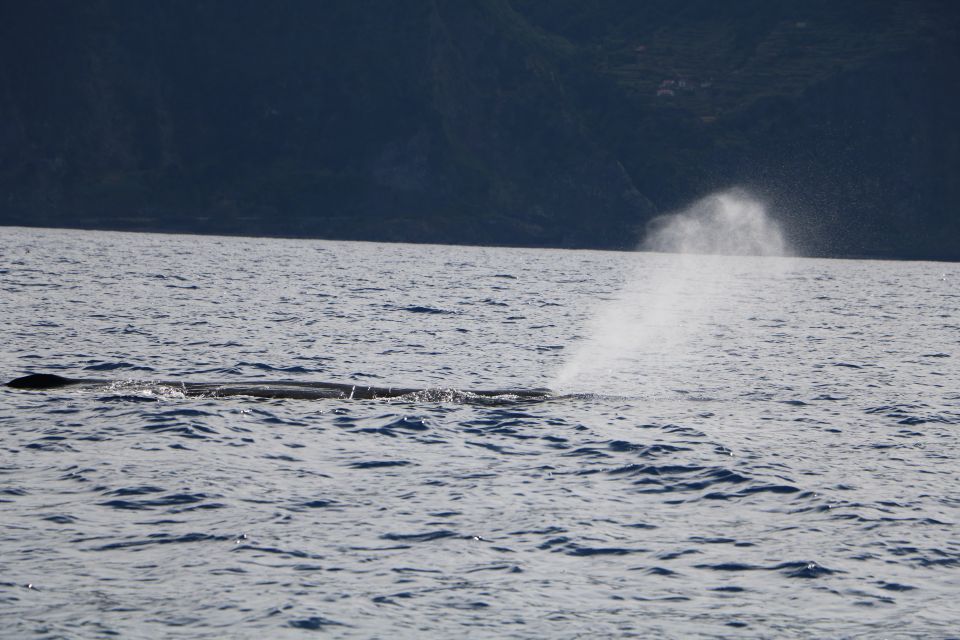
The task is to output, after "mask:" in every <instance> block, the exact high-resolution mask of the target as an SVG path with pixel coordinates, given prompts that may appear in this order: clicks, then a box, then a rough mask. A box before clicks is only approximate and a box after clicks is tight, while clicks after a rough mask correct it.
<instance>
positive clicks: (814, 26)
mask: <svg viewBox="0 0 960 640" xmlns="http://www.w3.org/2000/svg"><path fill="white" fill-rule="evenodd" d="M638 4H639V5H640V6H637V5H638ZM837 4H838V3H828V2H817V1H811V2H803V3H801V2H779V3H769V2H759V1H754V0H741V1H740V2H737V3H713V2H704V1H701V0H673V1H671V2H665V1H662V0H651V1H649V2H644V3H627V2H611V1H609V0H606V1H600V2H596V3H589V4H588V5H585V4H584V3H580V2H573V1H572V0H557V1H555V2H546V1H543V0H536V1H535V0H514V1H513V2H508V1H507V0H474V1H472V2H451V1H443V0H437V1H430V0H406V1H404V2H396V3H385V2H376V1H373V0H363V1H356V0H354V1H351V2H340V1H332V2H324V3H316V2H291V1H288V2H281V3H271V4H268V3H262V2H252V1H248V0H234V1H227V0H209V1H200V0H192V1H190V0H171V1H169V2H165V3H152V2H141V1H133V2H119V1H114V0H99V1H89V2H84V3H77V2H67V1H53V0H38V1H37V2H32V3H23V4H14V3H3V4H2V5H0V53H2V55H3V58H2V59H3V62H2V63H0V195H2V201H0V223H2V224H27V225H49V226H77V227H90V228H112V229H134V230H166V231H193V232H215V233H240V234H253V235H260V234H263V235H292V236H310V237H327V238H356V239H371V240H404V241H428V242H453V243H481V244H482V243H492V244H513V245H533V246H561V247H601V248H626V247H632V246H635V245H636V243H637V242H638V240H639V239H640V237H641V235H642V234H643V230H644V228H645V225H646V223H647V222H648V221H649V220H650V219H651V218H652V217H654V216H655V215H657V214H658V213H662V212H664V211H667V210H670V209H672V208H676V207H678V206H682V205H683V204H685V203H686V202H688V201H690V200H692V199H695V198H697V197H699V196H702V195H703V194H705V193H707V192H709V191H711V190H714V189H718V188H724V187H728V186H730V185H743V186H747V187H748V188H751V189H752V190H753V191H755V192H757V193H758V194H759V195H760V196H762V197H764V198H766V199H767V200H768V201H769V202H770V203H771V205H772V208H773V210H774V212H775V214H777V215H778V216H779V217H781V218H783V219H784V221H785V223H786V226H787V228H788V231H789V233H790V234H791V237H792V238H793V240H794V242H795V243H797V244H798V245H800V248H801V251H803V252H806V253H813V254H826V255H870V256H884V257H931V258H949V259H958V258H960V240H958V238H960V224H958V222H957V220H958V216H957V215H956V214H955V212H956V211H957V209H958V207H960V190H958V186H957V184H956V181H955V180H954V179H953V177H954V175H955V174H956V172H957V169H958V167H960V134H958V131H960V127H958V125H960V115H958V114H960V80H958V78H960V73H958V71H960V64H958V63H960V59H958V58H960V46H958V42H960V39H958V36H957V17H956V15H955V14H956V11H955V9H954V8H953V6H952V4H951V3H948V2H937V1H934V0H929V1H910V2H908V1H906V0H904V1H901V2H848V3H841V4H842V6H835V5H837Z"/></svg>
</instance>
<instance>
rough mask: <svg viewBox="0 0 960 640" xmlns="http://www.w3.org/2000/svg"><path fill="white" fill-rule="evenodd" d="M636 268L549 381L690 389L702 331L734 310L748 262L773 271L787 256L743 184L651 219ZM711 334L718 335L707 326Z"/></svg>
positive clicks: (579, 388)
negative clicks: (765, 262) (764, 263)
mask: <svg viewBox="0 0 960 640" xmlns="http://www.w3.org/2000/svg"><path fill="white" fill-rule="evenodd" d="M641 248H642V249H643V250H645V251H647V252H656V253H645V254H639V255H638V256H637V261H636V262H635V267H634V270H633V272H632V273H629V274H628V275H627V277H626V278H625V280H624V283H623V286H622V288H621V290H620V291H619V292H617V293H616V294H615V295H614V296H613V297H610V298H607V299H606V301H605V304H603V306H602V307H601V308H600V310H599V311H598V313H597V314H596V316H595V317H594V319H593V320H592V322H591V323H590V324H589V326H588V327H587V329H586V336H585V338H584V339H583V341H582V342H581V343H580V344H579V346H577V347H576V348H574V349H573V355H572V357H571V358H570V360H569V361H568V362H567V363H566V364H565V365H564V367H563V368H562V369H561V370H560V372H559V373H558V374H557V376H556V378H555V379H554V381H553V386H552V388H554V389H556V390H558V391H561V392H565V393H598V394H605V395H623V396H628V397H634V396H648V395H656V394H659V393H665V392H668V391H675V390H677V389H678V388H682V389H684V390H687V391H688V390H690V388H691V387H696V386H697V383H698V381H699V380H700V379H701V378H702V377H703V374H704V373H705V368H704V367H703V366H701V365H702V360H703V358H704V355H705V354H703V353H699V352H698V350H700V349H707V350H714V351H715V350H717V349H721V348H722V344H718V343H711V342H710V341H709V340H705V336H704V335H703V334H704V332H705V331H707V330H708V329H710V328H711V327H712V328H714V329H717V328H720V329H722V328H723V327H726V326H727V325H728V324H729V323H727V322H726V320H729V319H731V317H732V316H731V314H732V313H735V312H737V313H743V311H744V304H743V301H744V299H748V298H749V295H748V291H747V288H748V287H749V282H748V281H747V280H744V279H743V278H741V277H740V274H741V273H742V272H743V270H744V267H746V266H747V265H749V264H752V263H755V261H756V260H768V261H770V265H769V268H770V269H780V268H782V267H783V261H777V260H775V259H774V258H775V257H780V256H785V255H787V254H788V249H787V243H786V241H785V239H784V236H783V233H782V232H781V230H780V226H779V224H778V223H777V222H776V221H775V220H774V219H773V218H771V217H770V216H769V215H768V213H767V211H766V208H765V206H764V205H763V204H762V203H761V202H760V201H758V200H757V199H755V198H754V197H752V196H751V195H750V194H748V193H747V192H745V191H743V190H739V189H737V190H731V191H726V192H721V193H717V194H712V195H710V196H708V197H706V198H703V199H702V200H699V201H697V202H695V203H694V204H693V205H691V206H690V207H688V208H687V209H685V210H683V211H680V212H677V213H673V214H669V215H665V216H661V217H659V218H657V219H655V220H654V221H653V222H652V223H651V225H650V228H649V232H648V235H647V237H646V239H645V240H644V242H643V244H642V245H641ZM714 334H715V335H714V337H715V338H717V337H722V331H721V333H720V334H716V332H714Z"/></svg>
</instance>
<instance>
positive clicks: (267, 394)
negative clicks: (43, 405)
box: [7, 373, 551, 400]
mask: <svg viewBox="0 0 960 640" xmlns="http://www.w3.org/2000/svg"><path fill="white" fill-rule="evenodd" d="M114 384H119V382H118V381H114V380H104V379H91V378H83V379H77V378H65V377H63V376H59V375H56V374H51V373H33V374H30V375H26V376H23V377H21V378H17V379H15V380H11V381H10V382H8V383H7V386H8V387H11V388H14V389H27V390H34V391H43V390H49V389H61V388H65V387H75V388H87V389H107V388H109V387H111V386H112V385H114ZM124 384H128V383H124ZM129 384H141V383H129ZM142 384H143V385H148V386H150V387H157V388H159V387H165V388H171V389H174V390H176V391H179V392H181V393H183V394H184V395H186V396H204V397H214V398H218V397H229V396H250V397H254V398H277V399H280V398H289V399H294V400H321V399H341V400H375V399H378V398H400V397H404V396H411V397H413V396H416V395H417V394H423V393H428V392H432V391H446V390H443V389H425V388H408V387H373V386H365V385H356V384H350V383H339V382H302V381H296V380H285V381H278V382H259V381H250V382H170V381H166V382H155V381H150V382H143V383H142ZM460 393H463V394H465V395H467V396H476V397H479V398H493V399H496V398H503V399H509V398H522V399H528V400H537V399H546V398H548V397H550V396H551V392H550V390H548V389H479V390H478V389H469V390H463V391H460Z"/></svg>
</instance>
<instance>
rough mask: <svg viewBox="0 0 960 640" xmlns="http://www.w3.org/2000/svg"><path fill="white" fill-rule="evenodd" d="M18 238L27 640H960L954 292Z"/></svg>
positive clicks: (468, 251)
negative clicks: (265, 387)
mask: <svg viewBox="0 0 960 640" xmlns="http://www.w3.org/2000/svg"><path fill="white" fill-rule="evenodd" d="M0 231H2V233H0V312H2V320H3V322H2V325H0V377H2V378H3V379H4V380H7V379H11V378H14V377H16V376H19V375H22V374H24V373H27V372H47V373H58V374H60V375H65V376H70V377H91V378H110V379H114V380H117V381H118V382H117V384H113V385H107V386H104V387H101V388H96V389H69V388H68V389H62V390H58V391H49V392H30V391H17V390H13V389H8V388H2V390H0V518H2V528H0V636H2V637H4V638H7V637H11V638H20V637H50V638H54V637H63V638H102V637H108V636H120V637H124V638H157V637H168V638H223V637H232V638H284V637H291V638H292V637H306V636H310V635H313V634H315V633H318V632H319V633H326V635H328V636H330V637H382V638H393V637H411V638H413V637H425V636H428V637H451V636H463V637H478V638H479V637H515V638H543V637H557V638H572V637H588V636H589V637H603V636H607V637H609V636H621V637H628V636H631V635H633V636H637V637H668V638H669V637H676V638H691V637H693V638H698V637H703V638H715V637H737V638H740V637H746V638H760V637H762V638H772V637H824V638H827V637H829V638H837V637H870V638H874V637H876V638H881V637H882V638H949V637H960V610H958V609H957V608H956V604H955V603H956V600H957V596H958V594H960V535H958V529H957V521H958V519H960V482H958V481H960V463H958V462H957V457H958V454H960V444H958V443H960V438H958V436H960V367H958V364H957V363H958V358H960V348H958V347H960V286H958V284H960V267H958V266H957V265H954V264H942V263H895V262H866V261H826V260H800V259H797V260H784V259H770V258H766V259H763V258H756V259H742V258H741V259H737V260H736V261H731V262H724V263H723V265H722V268H721V267H718V266H717V264H719V263H717V264H712V265H706V266H703V265H700V264H699V263H695V264H693V266H691V264H690V263H681V262H680V258H679V257H677V256H664V255H655V254H618V253H597V252H570V251H544V250H509V249H481V248H463V247H438V246H409V245H379V244H364V243H333V242H319V241H290V240H254V239H226V238H200V237H180V236H163V235H129V234H114V233H89V232H72V231H71V232H67V231H39V230H25V229H11V228H7V229H2V230H0ZM718 274H722V277H721V276H718ZM611 345H619V346H618V347H611ZM178 379H180V380H191V381H199V382H207V381H226V382H251V381H266V380H278V379H283V380H326V381H336V382H357V383H358V384H373V385H380V386H389V385H402V386H411V387H425V388H432V389H435V390H437V391H434V392H432V393H431V394H428V395H425V396H419V397H407V398H400V399H391V400H370V401H356V400H354V401H347V400H313V401H304V400H263V399H254V398H244V397H231V398H208V397H201V398H194V397H184V396H183V394H182V393H179V392H178V391H177V390H176V388H174V387H168V386H163V385H156V384H153V383H152V382H151V381H153V380H178ZM544 386H553V387H555V388H557V389H558V391H560V392H562V393H563V394H566V395H558V397H555V398H552V399H547V400H543V401H529V402H528V401H511V400H509V399H505V400H504V401H503V402H493V403H477V402H471V401H469V397H467V396H465V395H464V394H462V393H459V390H463V389H469V388H491V387H492V388H500V387H515V388H530V387H544Z"/></svg>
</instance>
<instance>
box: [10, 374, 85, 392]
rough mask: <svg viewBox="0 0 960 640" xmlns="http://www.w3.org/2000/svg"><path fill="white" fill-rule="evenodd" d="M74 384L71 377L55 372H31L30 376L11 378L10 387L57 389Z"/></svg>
mask: <svg viewBox="0 0 960 640" xmlns="http://www.w3.org/2000/svg"><path fill="white" fill-rule="evenodd" d="M70 384H74V381H73V380H71V379H70V378H64V377H63V376H58V375H56V374H53V373H31V374H30V375H28V376H23V377H22V378H17V379H16V380H11V381H10V382H8V383H7V386H8V387H13V388H14V389H57V388H59V387H65V386H67V385H70Z"/></svg>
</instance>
